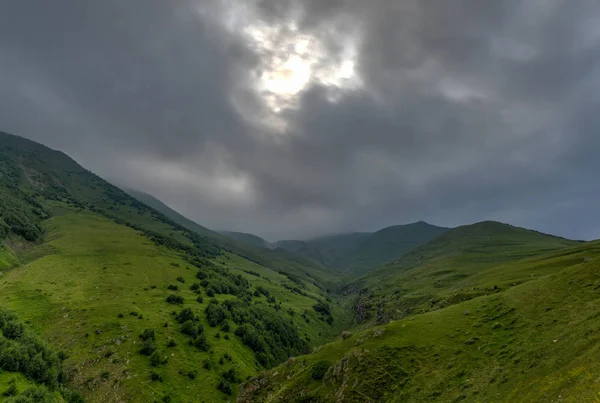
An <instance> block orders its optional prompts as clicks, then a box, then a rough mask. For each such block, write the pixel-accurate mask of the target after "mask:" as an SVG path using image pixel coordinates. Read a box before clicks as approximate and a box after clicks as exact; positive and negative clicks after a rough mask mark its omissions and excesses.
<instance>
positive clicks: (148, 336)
mask: <svg viewBox="0 0 600 403" xmlns="http://www.w3.org/2000/svg"><path fill="white" fill-rule="evenodd" d="M140 339H142V340H143V341H146V340H155V335H154V329H145V330H144V331H143V332H142V334H140Z"/></svg>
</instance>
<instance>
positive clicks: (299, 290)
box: [281, 281, 308, 297]
mask: <svg viewBox="0 0 600 403" xmlns="http://www.w3.org/2000/svg"><path fill="white" fill-rule="evenodd" d="M281 285H282V286H283V288H286V289H288V290H290V291H291V292H293V293H295V294H298V295H302V296H303V297H308V294H307V293H306V292H304V291H302V290H301V289H300V288H298V287H297V286H295V285H290V284H288V283H286V282H283V281H282V282H281Z"/></svg>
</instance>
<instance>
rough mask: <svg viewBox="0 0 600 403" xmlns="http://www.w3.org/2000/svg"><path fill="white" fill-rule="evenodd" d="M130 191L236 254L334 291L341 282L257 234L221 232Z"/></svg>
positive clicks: (334, 274) (333, 273)
mask: <svg viewBox="0 0 600 403" xmlns="http://www.w3.org/2000/svg"><path fill="white" fill-rule="evenodd" d="M128 192H129V193H130V194H132V195H133V196H135V197H136V198H137V200H139V201H141V202H143V203H148V205H149V206H151V207H152V208H154V209H156V211H158V212H159V213H161V214H162V215H164V216H165V217H168V218H169V219H170V220H173V222H174V223H176V224H177V225H180V226H181V227H182V228H185V229H186V230H189V231H192V232H194V233H198V234H201V235H203V236H204V237H206V238H207V239H210V240H211V241H212V242H213V243H214V244H216V245H218V246H219V247H220V248H221V249H224V250H227V251H229V252H232V253H235V254H237V255H239V256H242V257H244V258H245V259H248V260H250V261H252V262H255V263H257V264H260V265H262V266H265V267H267V268H270V269H272V270H275V271H278V272H281V273H285V274H286V275H288V276H289V277H290V278H294V279H298V280H301V281H308V282H311V283H313V284H314V285H316V286H318V287H320V288H321V289H323V290H326V289H330V290H335V289H336V288H337V287H339V285H340V284H341V283H340V279H339V273H337V272H336V271H334V270H332V269H331V268H329V267H326V266H325V265H323V264H321V263H320V262H318V261H315V260H313V259H310V258H309V257H305V256H302V255H300V254H294V253H290V252H289V251H286V250H283V249H277V250H274V249H271V248H267V247H265V245H263V244H262V242H266V241H263V240H262V239H261V238H259V237H256V236H255V235H250V234H242V233H229V234H227V235H222V234H219V233H218V232H215V231H212V230H209V229H208V228H205V227H203V226H201V225H199V224H197V223H195V222H194V221H192V220H190V219H188V218H186V217H184V216H183V215H181V214H179V213H178V212H176V211H175V210H173V209H171V208H170V207H168V206H167V205H166V204H164V203H163V202H161V201H160V200H158V199H156V198H155V197H153V196H150V195H148V194H146V193H143V192H138V191H132V190H129V191H128Z"/></svg>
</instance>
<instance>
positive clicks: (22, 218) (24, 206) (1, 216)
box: [0, 170, 47, 241]
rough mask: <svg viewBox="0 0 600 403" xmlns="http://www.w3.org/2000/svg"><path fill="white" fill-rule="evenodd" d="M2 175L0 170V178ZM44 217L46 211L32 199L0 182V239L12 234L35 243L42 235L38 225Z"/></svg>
mask: <svg viewBox="0 0 600 403" xmlns="http://www.w3.org/2000/svg"><path fill="white" fill-rule="evenodd" d="M2 173H3V172H2V170H0V177H1V175H2ZM46 217H47V213H46V211H45V210H44V208H43V207H42V206H41V205H40V204H39V203H38V202H37V201H36V200H35V199H34V198H32V197H30V196H28V195H27V194H25V193H24V192H23V191H21V190H20V189H19V188H18V187H16V186H12V185H10V184H7V183H6V182H5V181H0V238H4V237H7V236H8V235H11V234H13V235H19V236H22V237H23V238H25V239H26V240H28V241H35V240H36V239H37V238H39V237H40V235H41V234H42V228H41V227H40V225H39V224H40V222H41V220H42V219H43V218H46Z"/></svg>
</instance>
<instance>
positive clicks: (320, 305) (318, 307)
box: [313, 302, 331, 315]
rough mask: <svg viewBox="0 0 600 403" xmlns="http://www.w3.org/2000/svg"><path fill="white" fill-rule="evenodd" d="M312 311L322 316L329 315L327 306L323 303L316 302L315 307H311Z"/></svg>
mask: <svg viewBox="0 0 600 403" xmlns="http://www.w3.org/2000/svg"><path fill="white" fill-rule="evenodd" d="M313 309H314V310H315V311H316V312H317V313H320V314H323V315H331V311H330V308H329V304H325V303H323V302H318V303H316V304H315V305H313Z"/></svg>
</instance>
